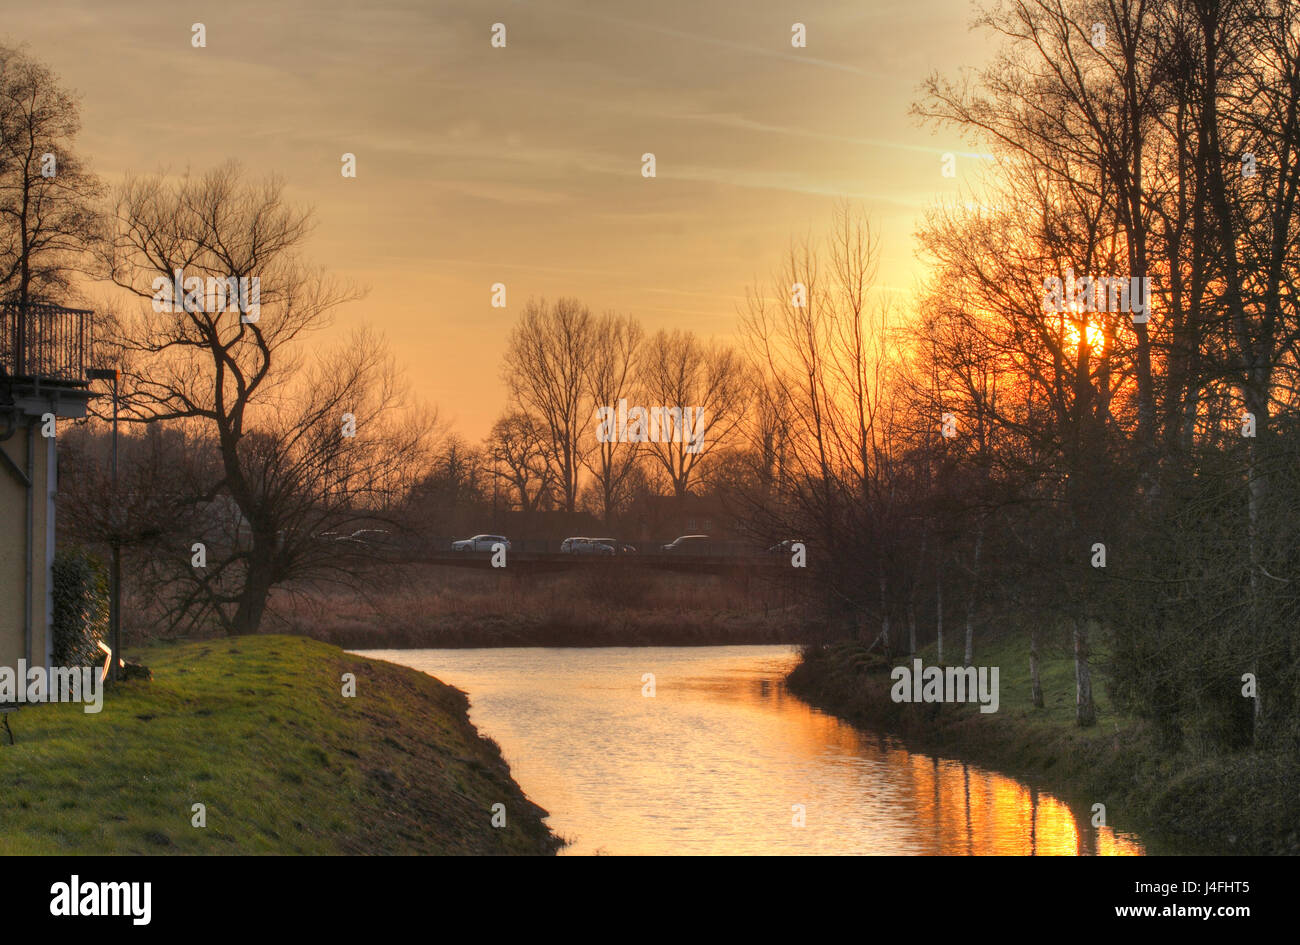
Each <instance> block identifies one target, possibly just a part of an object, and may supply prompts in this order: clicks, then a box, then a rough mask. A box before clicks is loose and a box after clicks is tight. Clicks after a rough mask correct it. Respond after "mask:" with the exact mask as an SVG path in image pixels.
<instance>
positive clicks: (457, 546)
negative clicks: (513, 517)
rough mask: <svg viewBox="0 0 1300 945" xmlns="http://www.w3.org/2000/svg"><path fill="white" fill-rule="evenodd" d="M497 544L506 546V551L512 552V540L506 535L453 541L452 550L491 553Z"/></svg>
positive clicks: (478, 536)
mask: <svg viewBox="0 0 1300 945" xmlns="http://www.w3.org/2000/svg"><path fill="white" fill-rule="evenodd" d="M496 544H501V545H505V547H506V551H509V550H510V539H509V538H507V537H506V536H505V535H475V536H474V537H473V538H463V539H461V540H460V541H453V542H452V543H451V550H452V551H491V550H492V546H493V545H496Z"/></svg>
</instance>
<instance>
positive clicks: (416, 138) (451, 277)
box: [0, 0, 989, 438]
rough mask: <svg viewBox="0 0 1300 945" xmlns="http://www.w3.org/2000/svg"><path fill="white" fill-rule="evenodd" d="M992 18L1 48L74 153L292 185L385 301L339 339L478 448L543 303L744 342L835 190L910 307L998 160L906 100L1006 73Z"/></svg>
mask: <svg viewBox="0 0 1300 945" xmlns="http://www.w3.org/2000/svg"><path fill="white" fill-rule="evenodd" d="M971 15H972V10H971V7H970V6H969V5H968V3H967V2H966V0H915V2H909V3H906V4H897V3H886V2H883V0H879V2H868V3H864V2H861V0H799V2H791V0H786V2H779V0H745V2H743V3H741V2H739V0H733V2H730V3H709V2H701V0H658V2H656V3H654V4H644V3H633V2H627V0H596V2H545V0H537V2H529V3H524V2H508V0H507V2H499V3H497V4H488V5H485V4H481V3H472V2H465V0H445V2H439V3H437V4H434V3H430V2H428V0H423V2H412V0H402V2H394V0H374V2H370V3H367V4H358V3H356V2H355V0H346V2H343V0H327V2H324V3H321V2H311V3H308V2H305V0H288V2H286V0H258V2H243V0H234V2H227V0H223V2H222V3H209V4H190V5H185V6H183V7H177V6H176V5H175V4H174V3H173V2H171V0H125V2H115V3H113V4H111V5H109V4H105V3H102V2H101V0H42V2H40V3H37V4H23V5H15V4H10V5H9V8H8V9H6V11H5V20H4V24H3V30H4V32H3V33H0V42H5V43H7V44H10V45H16V44H20V43H25V44H26V45H27V47H28V49H29V51H30V52H31V53H32V54H33V55H35V56H36V57H38V58H39V59H42V60H43V61H45V62H46V63H47V64H48V65H50V66H51V67H52V68H53V69H54V70H55V71H56V72H57V73H59V75H60V76H61V77H62V79H63V81H64V83H65V84H67V85H68V86H70V87H72V88H74V89H76V90H77V91H78V92H80V94H81V96H82V120H83V130H82V134H81V137H80V150H81V151H82V153H83V155H85V156H86V157H87V158H88V160H89V163H90V164H91V166H92V167H93V168H94V169H95V170H96V171H97V172H98V173H99V174H101V175H102V176H103V177H104V178H105V179H106V181H108V182H109V183H111V184H115V183H117V182H118V181H120V180H121V178H122V176H123V175H124V174H125V173H126V172H128V171H138V172H149V171H154V170H157V169H159V168H170V169H172V170H183V169H184V168H185V167H186V166H189V167H192V168H194V169H196V170H206V169H208V168H210V167H212V166H214V165H216V164H218V163H220V162H221V161H223V160H225V159H227V158H230V157H234V158H238V159H239V160H241V161H242V162H243V163H244V164H245V165H246V166H247V167H248V168H249V169H250V170H252V171H253V172H255V173H257V174H263V173H267V172H271V171H275V172H277V173H279V174H281V175H282V176H283V177H284V178H285V179H286V180H287V182H288V184H289V185H290V193H291V196H292V197H294V198H295V199H298V200H300V201H303V202H305V203H309V204H311V205H313V206H314V207H315V208H316V212H317V218H318V223H319V226H318V229H317V231H316V234H315V236H314V237H313V240H312V242H311V244H310V245H309V246H308V247H307V253H308V255H309V256H310V257H311V258H313V259H314V260H315V261H317V262H320V263H323V264H325V265H327V266H329V267H330V268H331V269H332V270H334V272H335V273H336V274H338V275H339V276H341V277H343V278H346V279H351V280H353V281H355V282H357V283H360V284H363V285H366V286H369V288H370V294H369V295H368V297H367V298H366V299H365V300H364V301H362V302H358V303H353V304H351V305H349V306H348V307H347V308H345V309H343V310H341V311H340V312H339V314H338V317H337V320H336V328H335V329H334V330H335V331H340V330H346V329H348V328H349V327H351V326H353V325H358V324H362V323H369V324H372V325H374V326H375V327H377V328H379V329H380V330H381V331H382V332H383V333H384V334H385V335H386V337H387V338H388V340H389V341H390V343H391V344H392V347H393V349H394V351H395V352H396V353H397V355H398V357H399V360H400V362H401V363H403V364H404V365H405V366H406V367H407V369H408V371H409V374H410V379H411V381H412V385H413V387H414V389H415V391H416V392H417V393H418V394H420V395H421V396H423V397H424V398H426V399H427V400H429V401H431V402H433V403H436V404H437V405H438V406H439V408H440V409H441V411H442V414H443V416H444V417H446V418H449V419H451V420H453V421H454V423H455V429H457V430H458V431H459V432H461V433H463V434H465V435H467V436H469V437H471V438H477V437H479V436H482V435H483V434H484V433H485V432H486V431H487V428H488V427H489V426H490V425H491V423H492V421H493V419H495V417H496V416H497V414H498V413H499V411H500V410H501V408H502V407H503V405H504V404H505V396H506V395H505V390H504V388H503V386H502V384H501V382H500V372H499V362H500V354H501V351H502V349H503V346H504V342H505V336H506V333H507V331H508V329H509V327H510V325H511V324H512V322H513V321H514V318H515V317H516V315H517V313H518V311H519V309H520V307H521V306H522V305H523V303H524V302H525V301H527V299H528V298H529V296H546V297H554V296H557V295H574V296H577V297H579V298H581V299H583V300H584V301H585V302H587V303H588V304H589V305H590V306H591V308H592V309H593V310H596V311H603V310H606V309H614V310H618V311H622V312H632V313H635V314H636V315H638V316H639V317H640V318H641V320H642V321H643V323H645V325H646V327H647V328H648V329H651V330H653V329H656V328H659V327H668V328H674V327H681V328H689V329H693V330H695V331H696V332H698V333H701V334H706V335H707V334H719V335H728V334H730V333H731V332H732V331H733V329H734V328H735V324H736V317H735V315H736V311H737V307H738V306H739V305H740V304H741V302H742V299H743V295H744V290H745V286H746V285H747V284H751V283H754V282H755V281H761V283H762V284H763V285H764V286H766V285H767V281H768V280H767V274H768V273H769V272H770V271H771V269H772V267H773V266H774V265H775V264H776V263H777V261H778V257H779V256H780V254H781V252H782V250H783V249H784V248H785V247H786V246H787V245H788V243H789V241H790V238H791V237H792V236H794V235H797V234H803V233H806V232H809V231H813V232H816V231H818V230H820V229H822V228H823V227H824V226H825V224H826V223H827V222H828V220H829V214H830V210H831V207H832V204H833V202H834V200H835V198H837V197H841V196H848V197H852V198H856V199H858V200H859V201H860V202H861V203H862V205H863V206H864V207H865V208H866V209H867V211H868V212H869V213H870V214H871V216H872V218H873V220H874V222H875V223H876V224H877V225H878V227H879V228H880V230H881V234H882V237H883V239H884V255H883V258H882V262H881V268H880V279H881V282H882V283H883V284H884V285H885V286H886V287H888V288H889V289H892V290H897V291H900V292H904V293H910V291H911V290H912V288H913V287H914V284H915V281H916V278H917V275H918V273H919V268H918V266H917V264H916V263H915V262H914V260H913V252H914V245H913V239H912V232H913V230H914V228H915V226H916V221H917V217H918V214H919V213H920V212H921V211H922V210H923V209H924V208H925V207H926V206H929V205H930V204H932V203H933V202H934V201H936V200H937V199H939V198H941V197H942V196H943V195H945V194H947V195H949V196H951V195H953V194H954V193H955V192H956V189H957V187H958V186H959V185H960V184H961V180H962V173H961V172H962V170H963V167H969V166H971V165H972V164H974V163H976V162H978V160H979V158H978V157H976V156H974V155H972V156H970V157H964V156H962V155H965V154H966V153H967V152H969V150H970V148H969V145H966V144H964V143H962V142H961V141H959V140H957V139H955V138H954V137H952V136H951V135H950V134H948V133H945V132H940V133H938V134H936V133H934V132H933V131H932V130H931V129H929V128H922V127H919V126H918V125H917V124H916V123H915V122H914V120H913V119H911V118H910V117H909V116H908V115H907V108H908V105H909V104H910V103H911V101H912V100H913V99H914V97H915V95H916V90H917V86H918V85H919V83H920V82H921V80H922V79H923V78H924V77H925V76H926V75H927V74H928V73H929V72H931V71H932V70H935V69H938V70H940V71H942V72H944V73H946V74H949V75H955V74H956V72H957V70H958V69H959V68H961V67H964V66H978V65H980V64H982V63H983V62H984V61H985V59H986V58H987V56H988V53H989V48H988V45H987V38H986V36H985V35H984V34H982V33H971V32H970V31H969V29H968V24H969V21H970V19H971ZM194 22H202V23H204V25H205V26H206V31H207V47H206V48H205V49H195V48H193V47H192V46H191V43H190V36H191V24H192V23H194ZM496 22H501V23H504V24H505V25H506V30H507V34H506V35H507V46H506V47H505V48H504V49H494V48H492V46H491V45H490V35H491V29H492V24H493V23H496ZM796 22H801V23H804V24H805V25H806V28H807V37H808V46H807V48H805V49H795V48H793V47H792V46H791V44H790V37H791V25H792V24H793V23H796ZM946 151H953V152H956V153H957V154H958V155H959V157H958V159H957V169H958V178H957V179H956V180H951V179H944V178H943V177H942V176H941V174H940V156H941V155H942V154H943V153H944V152H946ZM344 152H352V153H354V154H356V156H357V162H358V176H357V179H355V180H347V179H344V178H343V177H342V176H341V175H340V173H339V167H340V161H339V159H340V156H341V155H342V154H343V153H344ZM643 152H653V153H654V154H655V155H656V160H657V165H658V167H657V170H658V176H657V177H656V178H655V179H653V180H646V179H644V178H642V176H641V155H642V153H643ZM494 282H504V283H505V284H506V286H507V293H508V295H507V297H508V303H509V304H508V307H507V308H505V309H493V308H492V307H491V305H490V287H491V285H492V283H494Z"/></svg>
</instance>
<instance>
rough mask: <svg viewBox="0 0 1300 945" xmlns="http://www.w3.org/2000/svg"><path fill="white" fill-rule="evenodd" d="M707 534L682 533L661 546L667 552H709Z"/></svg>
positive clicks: (689, 553)
mask: <svg viewBox="0 0 1300 945" xmlns="http://www.w3.org/2000/svg"><path fill="white" fill-rule="evenodd" d="M711 540H712V539H710V538H709V536H708V535H682V536H680V537H678V538H677V539H676V540H674V541H671V542H669V543H668V544H666V545H664V546H663V550H664V551H665V552H667V553H668V554H685V555H704V554H708V553H709V542H710V541H711Z"/></svg>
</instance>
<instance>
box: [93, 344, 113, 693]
mask: <svg viewBox="0 0 1300 945" xmlns="http://www.w3.org/2000/svg"><path fill="white" fill-rule="evenodd" d="M86 377H88V378H89V379H90V380H92V381H112V382H113V497H112V500H111V501H112V503H113V507H112V514H111V515H110V516H109V522H110V523H111V527H112V533H111V534H110V535H109V547H110V548H111V549H112V564H111V565H110V570H109V575H108V639H109V645H110V646H111V647H112V648H113V653H112V656H111V657H110V658H109V670H108V678H109V679H110V680H114V681H116V680H117V679H118V678H119V677H120V675H121V674H120V672H119V669H118V667H119V666H121V659H122V546H121V543H120V542H119V540H118V535H117V528H118V524H119V523H118V520H117V519H118V508H117V379H118V373H117V368H89V369H87V371H86Z"/></svg>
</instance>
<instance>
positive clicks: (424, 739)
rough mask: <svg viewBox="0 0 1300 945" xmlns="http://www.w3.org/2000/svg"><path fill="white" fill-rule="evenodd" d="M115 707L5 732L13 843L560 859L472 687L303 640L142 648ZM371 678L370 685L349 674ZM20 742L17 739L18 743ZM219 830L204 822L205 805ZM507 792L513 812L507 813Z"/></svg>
mask: <svg viewBox="0 0 1300 945" xmlns="http://www.w3.org/2000/svg"><path fill="white" fill-rule="evenodd" d="M131 656H132V657H133V658H138V659H139V660H140V661H141V662H143V663H145V664H146V665H148V666H149V667H150V668H151V669H152V670H153V679H152V681H143V680H132V681H130V682H126V683H122V684H120V685H119V686H117V687H116V688H115V689H110V690H109V691H108V692H107V693H106V694H105V698H104V706H103V711H102V712H100V713H99V714H97V715H96V714H87V713H85V712H83V711H82V707H81V705H79V704H78V705H66V704H65V705H39V706H28V707H26V708H24V709H22V710H21V711H19V712H17V713H14V714H12V715H11V716H10V721H11V723H12V726H13V730H14V732H15V734H16V736H17V744H15V745H12V746H11V745H8V744H7V743H6V744H3V745H0V796H3V797H4V798H5V803H4V804H3V805H0V853H3V854H132V853H136V854H159V853H177V854H318V855H319V854H545V853H553V852H554V851H555V850H556V848H557V847H558V846H559V845H560V843H559V841H558V840H557V839H556V838H555V837H554V836H553V835H552V834H551V833H550V831H549V829H548V828H547V827H546V825H545V823H544V822H543V821H542V819H541V818H542V817H543V816H545V812H544V811H542V810H541V809H540V808H538V807H537V806H536V805H534V804H532V803H531V802H529V801H528V800H527V799H526V798H525V797H524V795H523V793H522V792H521V791H520V789H519V787H518V785H516V784H515V783H514V781H513V780H512V779H511V777H510V772H509V770H508V768H507V766H506V764H505V762H504V761H503V760H502V758H501V754H500V751H499V750H498V748H497V746H496V744H495V743H493V742H491V741H490V740H488V739H485V738H482V737H481V736H479V735H478V733H477V732H476V731H475V729H474V727H473V726H472V725H471V724H470V723H469V720H468V716H467V714H466V712H467V709H468V701H467V699H466V697H465V696H464V694H463V693H461V692H460V691H459V690H456V689H453V688H452V687H450V686H446V685H444V684H442V683H441V682H439V681H438V680H436V679H433V678H432V677H430V676H427V675H425V674H423V673H419V672H416V671H414V670H411V669H408V668H405V667H400V666H395V665H393V664H391V663H386V662H383V661H381V660H369V659H361V658H359V657H354V656H351V655H349V654H347V653H345V652H343V651H342V650H340V649H338V648H336V647H333V646H329V645H327V644H323V643H318V642H315V641H312V640H308V639H304V638H300V637H286V636H257V637H240V638H232V639H221V640H209V641H202V642H188V643H177V644H160V645H156V646H153V647H150V648H148V649H144V650H140V651H133V652H132V653H131ZM344 673H353V674H355V676H356V696H355V697H353V698H345V697H343V695H342V688H343V683H342V676H343V674H344ZM5 741H6V742H7V739H6V740H5ZM199 803H201V804H204V805H205V806H206V814H207V825H206V826H204V827H196V826H193V825H192V819H193V817H194V813H193V805H194V804H199ZM495 804H503V805H505V814H506V825H505V826H504V827H493V826H492V823H491V821H492V807H493V805H495Z"/></svg>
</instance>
